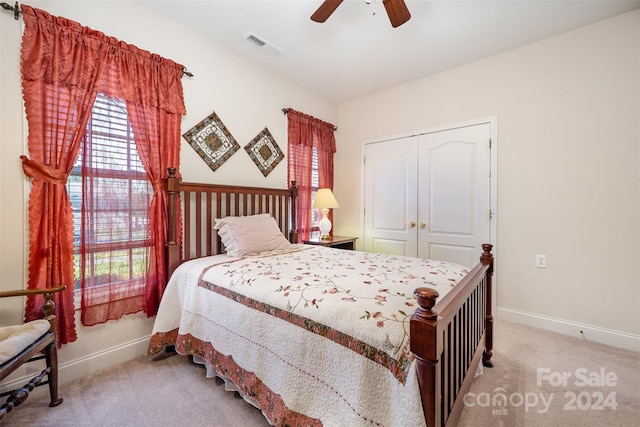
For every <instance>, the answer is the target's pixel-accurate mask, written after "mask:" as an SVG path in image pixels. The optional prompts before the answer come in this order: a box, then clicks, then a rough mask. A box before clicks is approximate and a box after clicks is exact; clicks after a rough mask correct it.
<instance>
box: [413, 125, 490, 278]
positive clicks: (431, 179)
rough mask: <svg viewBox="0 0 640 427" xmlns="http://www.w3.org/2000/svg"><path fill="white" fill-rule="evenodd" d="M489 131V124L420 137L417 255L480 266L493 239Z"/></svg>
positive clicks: (469, 265)
mask: <svg viewBox="0 0 640 427" xmlns="http://www.w3.org/2000/svg"><path fill="white" fill-rule="evenodd" d="M490 132H491V126H490V124H488V123H486V124H479V125H475V126H468V127H463V128H456V129H451V130H446V131H441V132H435V133H429V134H424V135H420V137H419V142H418V147H419V149H418V153H419V154H418V156H419V172H418V173H419V183H418V194H419V198H418V200H419V201H418V221H419V224H420V228H419V229H418V234H419V237H418V257H421V258H433V259H440V260H445V261H452V262H457V263H459V264H462V265H465V266H467V267H472V266H474V265H475V264H476V263H477V260H478V259H479V257H480V254H481V253H482V246H481V245H482V243H485V242H488V241H489V239H490V222H489V221H490V218H489V208H490V191H489V190H490V148H489V140H490V137H491V133H490ZM423 223H424V224H427V225H426V226H425V227H422V224H423Z"/></svg>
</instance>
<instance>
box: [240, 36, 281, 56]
mask: <svg viewBox="0 0 640 427" xmlns="http://www.w3.org/2000/svg"><path fill="white" fill-rule="evenodd" d="M244 39H245V40H246V41H248V42H249V43H251V44H252V45H254V46H255V47H257V48H258V49H260V50H261V51H263V52H265V53H268V54H269V55H271V56H278V55H280V53H281V52H282V50H281V49H280V48H279V47H277V46H275V45H273V43H269V42H268V41H266V40H264V39H263V38H262V37H260V36H258V35H256V34H253V33H247V34H245V36H244Z"/></svg>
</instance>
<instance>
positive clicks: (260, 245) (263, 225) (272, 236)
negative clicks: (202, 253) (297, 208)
mask: <svg viewBox="0 0 640 427" xmlns="http://www.w3.org/2000/svg"><path fill="white" fill-rule="evenodd" d="M213 228H214V229H216V230H218V235H219V236H220V240H222V243H223V244H224V246H225V248H226V250H227V255H229V256H241V255H249V254H256V253H260V252H266V251H273V250H276V249H286V248H288V247H289V246H290V245H291V243H289V241H288V240H287V239H286V238H285V237H284V235H283V234H282V231H280V228H279V227H278V223H277V222H276V220H275V219H274V218H273V217H272V216H271V215H269V214H258V215H250V216H228V217H225V218H222V219H216V223H215V226H214V227H213Z"/></svg>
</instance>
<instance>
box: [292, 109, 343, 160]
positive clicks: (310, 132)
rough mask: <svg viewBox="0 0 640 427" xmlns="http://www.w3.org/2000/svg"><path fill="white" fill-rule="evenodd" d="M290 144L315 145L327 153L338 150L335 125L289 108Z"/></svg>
mask: <svg viewBox="0 0 640 427" xmlns="http://www.w3.org/2000/svg"><path fill="white" fill-rule="evenodd" d="M287 118H288V125H289V128H288V129H289V131H288V136H289V144H294V145H296V144H300V145H305V146H307V147H315V148H316V149H318V150H320V151H325V152H327V153H335V152H336V139H335V136H334V130H335V126H334V125H332V124H331V123H327V122H324V121H322V120H320V119H317V118H315V117H313V116H309V115H307V114H304V113H301V112H299V111H296V110H293V109H289V110H288V111H287Z"/></svg>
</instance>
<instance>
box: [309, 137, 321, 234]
mask: <svg viewBox="0 0 640 427" xmlns="http://www.w3.org/2000/svg"><path fill="white" fill-rule="evenodd" d="M319 188H320V171H319V170H318V150H317V149H316V148H315V147H314V148H313V155H312V159H311V206H313V200H315V199H316V193H317V192H318V189H319ZM321 219H322V213H321V212H320V209H313V208H311V234H312V236H313V235H315V234H318V236H320V234H319V233H320V228H319V226H318V224H319V223H320V220H321Z"/></svg>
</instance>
